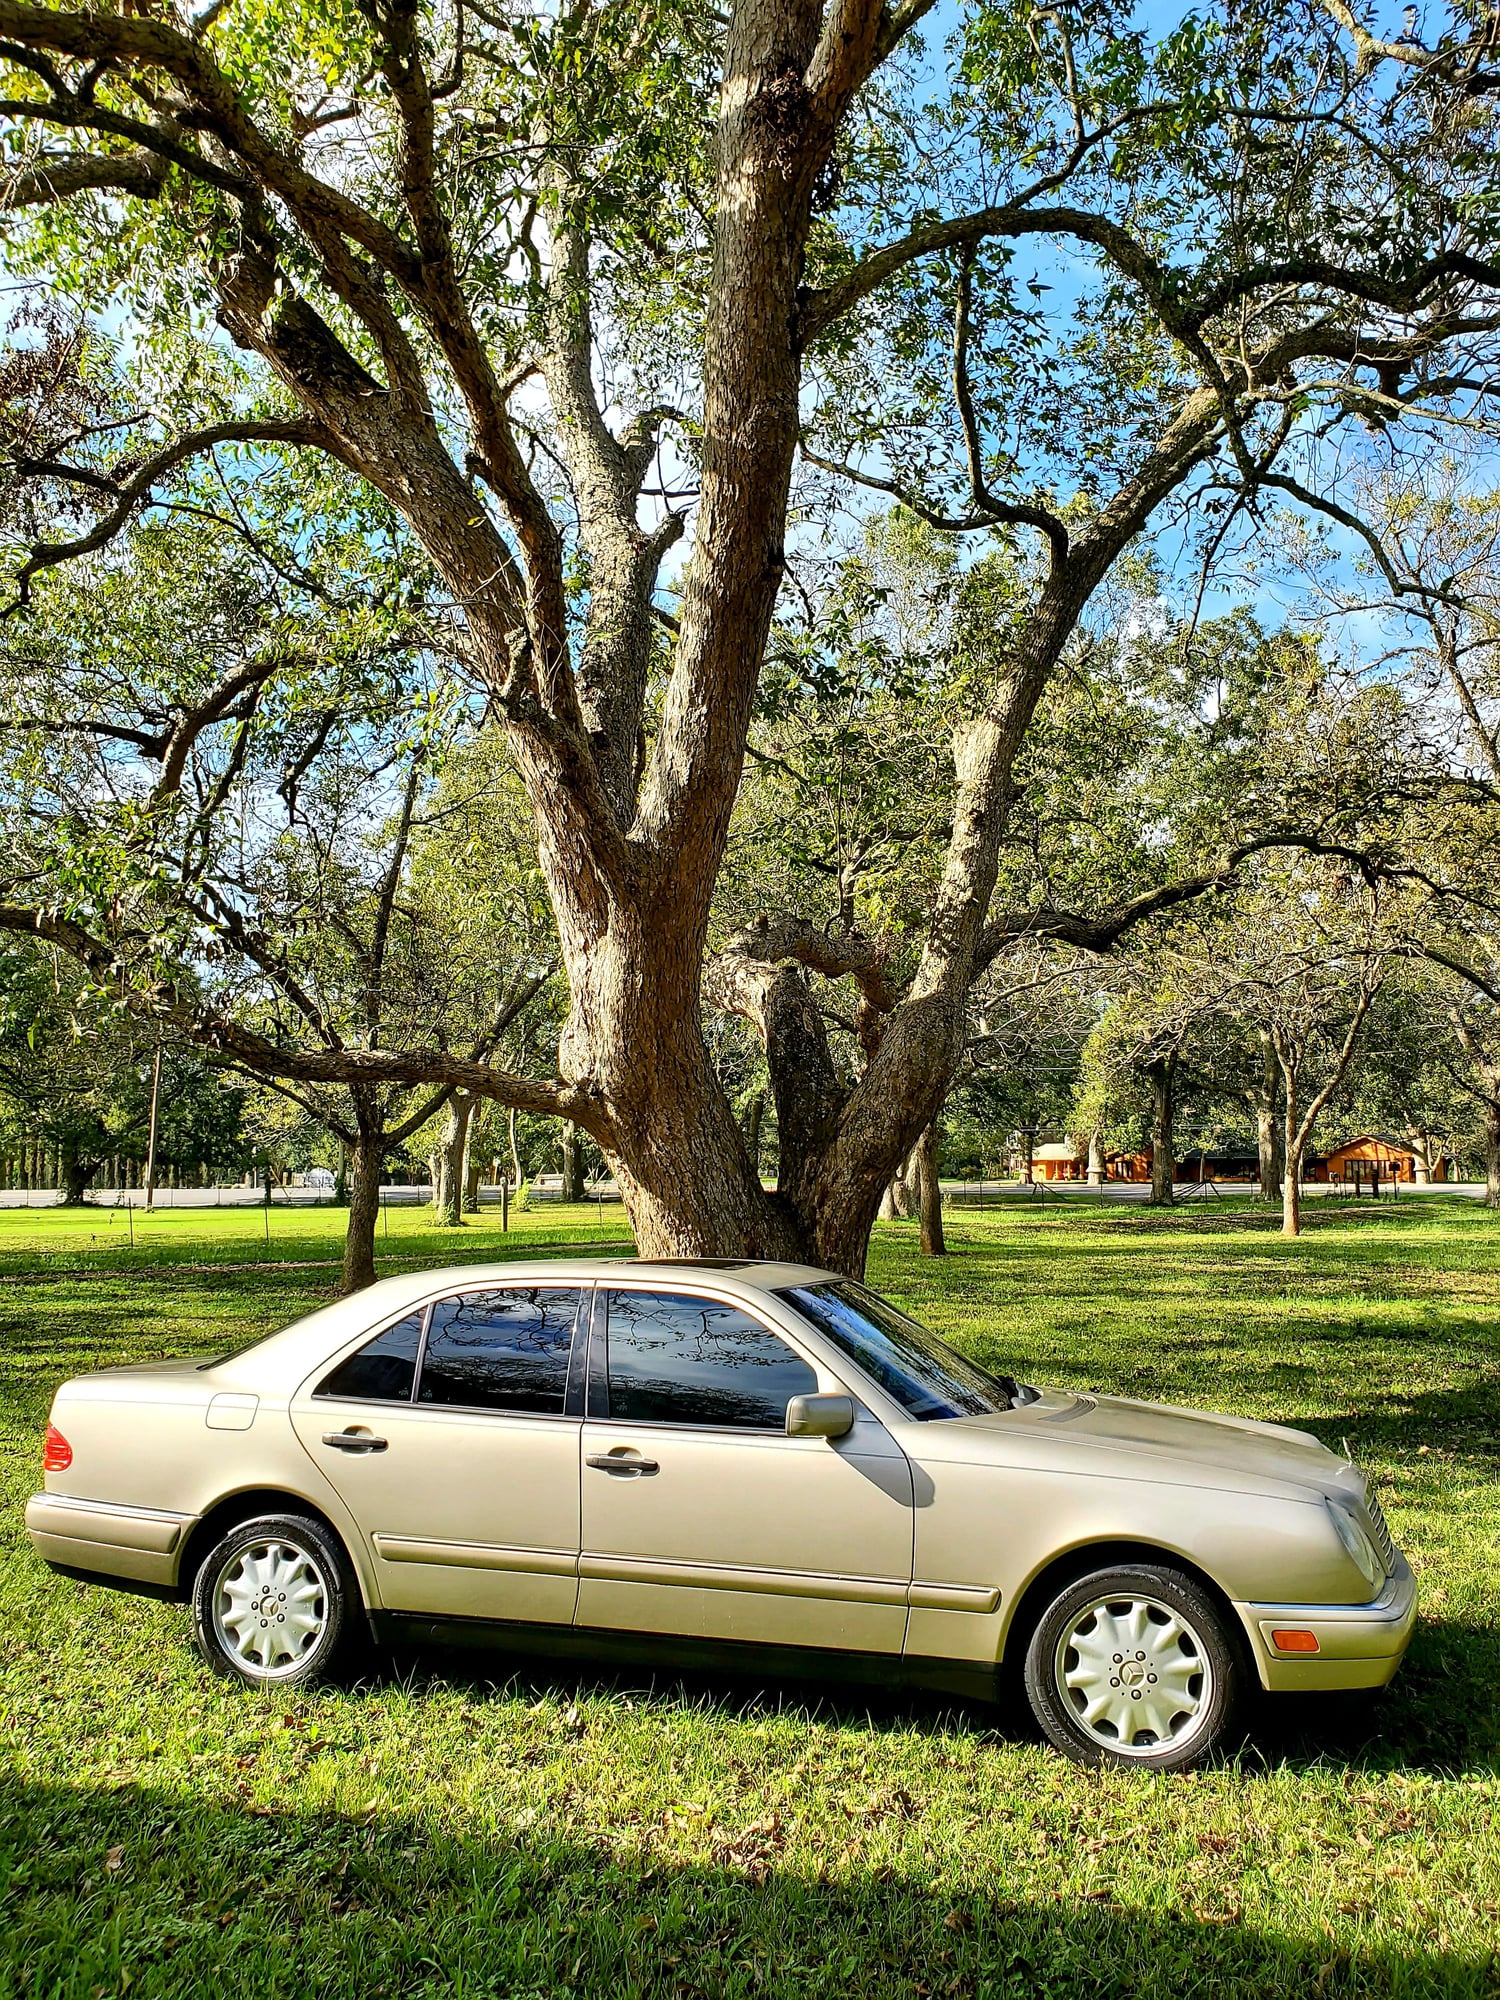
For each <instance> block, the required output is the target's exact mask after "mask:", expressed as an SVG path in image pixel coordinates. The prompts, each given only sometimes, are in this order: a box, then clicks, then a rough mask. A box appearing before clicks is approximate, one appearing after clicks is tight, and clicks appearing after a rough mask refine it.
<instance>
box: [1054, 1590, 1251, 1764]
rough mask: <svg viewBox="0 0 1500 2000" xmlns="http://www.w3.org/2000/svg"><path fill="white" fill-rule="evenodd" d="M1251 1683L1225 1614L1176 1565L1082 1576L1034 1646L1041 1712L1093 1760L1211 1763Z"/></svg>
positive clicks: (1063, 1741) (1059, 1600)
mask: <svg viewBox="0 0 1500 2000" xmlns="http://www.w3.org/2000/svg"><path fill="white" fill-rule="evenodd" d="M1243 1684H1244V1669H1243V1667H1242V1665H1241V1655H1240V1648H1239V1646H1238V1644H1237V1643H1236V1640H1235V1637H1234V1634H1233V1633H1232V1632H1231V1631H1230V1629H1229V1627H1228V1625H1227V1623H1226V1621H1225V1618H1224V1616H1223V1613H1222V1612H1221V1611H1220V1610H1219V1608H1218V1606H1217V1605H1216V1604H1215V1603H1214V1601H1213V1599H1212V1598H1211V1597H1210V1596H1209V1595H1208V1593H1207V1591H1206V1590H1204V1589H1203V1587H1202V1585H1201V1584H1200V1583H1198V1582H1197V1581H1196V1579H1195V1578H1193V1577H1191V1576H1189V1575H1188V1574H1187V1573H1186V1572H1185V1571H1183V1570H1179V1569H1174V1568H1171V1567H1169V1566H1168V1565H1166V1564H1161V1565H1160V1566H1158V1565H1157V1564H1155V1563H1151V1564H1140V1565H1136V1564H1130V1565H1127V1566H1121V1567H1119V1568H1111V1569H1101V1570H1096V1571H1094V1572H1093V1574H1092V1575H1089V1576H1083V1577H1079V1578H1078V1579H1077V1581H1076V1582H1074V1583H1071V1584H1069V1585H1068V1587H1067V1588H1066V1589H1065V1590H1063V1591H1061V1592H1060V1593H1059V1595H1058V1596H1057V1597H1055V1598H1054V1599H1053V1601H1052V1603H1051V1604H1049V1605H1048V1607H1047V1609H1046V1611H1044V1612H1043V1614H1042V1617H1041V1619H1040V1621H1039V1623H1038V1625H1037V1628H1036V1630H1035V1632H1034V1633H1033V1634H1032V1637H1031V1644H1030V1646H1029V1647H1028V1648H1027V1653H1026V1693H1027V1696H1028V1697H1029V1699H1030V1702H1031V1707H1032V1711H1033V1713H1034V1714H1035V1716H1036V1719H1037V1721H1038V1722H1039V1723H1040V1724H1041V1726H1042V1728H1043V1730H1044V1731H1045V1732H1046V1734H1047V1736H1048V1737H1049V1738H1050V1739H1051V1741H1052V1742H1053V1743H1055V1744H1056V1745H1057V1747H1058V1749H1059V1750H1063V1751H1066V1753H1067V1754H1068V1756H1070V1757H1074V1758H1076V1759H1077V1760H1078V1761H1079V1762H1080V1763H1083V1764H1125V1765H1135V1766H1136V1767H1137V1768H1140V1767H1142V1766H1144V1767H1145V1768H1146V1769H1148V1770H1158V1771H1182V1770H1186V1769H1187V1768H1188V1767H1189V1766H1190V1765H1193V1764H1198V1763H1201V1762H1202V1761H1203V1760H1204V1759H1205V1758H1206V1757H1208V1756H1210V1755H1211V1754H1212V1753H1213V1751H1214V1750H1215V1749H1217V1748H1218V1747H1219V1746H1220V1745H1221V1744H1222V1743H1223V1741H1224V1739H1225V1736H1226V1735H1227V1734H1228V1732H1229V1730H1230V1728H1231V1727H1232V1725H1233V1721H1234V1714H1235V1710H1236V1708H1237V1707H1238V1704H1239V1698H1240V1693H1241V1689H1242V1687H1243Z"/></svg>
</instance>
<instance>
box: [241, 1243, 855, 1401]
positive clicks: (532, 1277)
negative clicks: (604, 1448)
mask: <svg viewBox="0 0 1500 2000" xmlns="http://www.w3.org/2000/svg"><path fill="white" fill-rule="evenodd" d="M836 1275H837V1274H836V1273H835V1272H832V1271H825V1270H822V1269H820V1268H819V1267H818V1266H817V1265H816V1264H790V1263H779V1262H776V1261H773V1260H770V1259H757V1258H749V1257H746V1258H733V1257H657V1258H646V1257H525V1258H515V1259H513V1260H508V1261H507V1262H505V1263H492V1264H447V1265H443V1266H440V1267H439V1268H437V1269H435V1270H434V1269H430V1268H429V1269H427V1270H422V1271H402V1272H400V1273H398V1274H397V1275H396V1276H394V1277H390V1278H380V1279H377V1281H376V1282H375V1283H374V1284H373V1285H368V1286H366V1287H365V1289H364V1290H363V1291H360V1292H352V1293H350V1295H349V1296H348V1297H347V1298H342V1299H336V1300H334V1301H333V1303H332V1304H330V1305H326V1306H321V1307H320V1308H319V1309H318V1310H317V1311H316V1312H313V1313H309V1314H308V1316H307V1317H306V1318H305V1319H300V1320H297V1321H295V1322H294V1323H293V1324H292V1325H291V1326H287V1327H282V1328H280V1329H279V1330H278V1331H277V1332H275V1333H272V1334H269V1335H267V1337H266V1338H265V1339H264V1340H259V1341H257V1342H256V1343H255V1344H254V1345H253V1346H252V1347H248V1348H244V1349H242V1350H241V1351H240V1352H239V1353H238V1354H231V1355H227V1356H225V1357H224V1358H223V1359H222V1360H215V1361H213V1362H209V1363H206V1364H204V1365H205V1366H206V1367H208V1368H211V1369H212V1371H213V1373H214V1375H215V1377H216V1378H222V1379H223V1380H225V1381H226V1382H233V1383H234V1384H235V1385H237V1386H238V1385H243V1386H244V1387H246V1388H252V1387H254V1388H260V1387H262V1386H266V1387H269V1386H270V1385H271V1384H272V1383H274V1382H275V1381H276V1380H277V1379H278V1378H280V1377H282V1376H283V1374H284V1371H285V1369H286V1368H287V1367H288V1366H289V1365H294V1364H295V1365H300V1363H301V1361H302V1359H304V1358H305V1360H306V1364H307V1365H308V1366H309V1367H310V1366H312V1365H313V1363H314V1361H315V1360H316V1358H317V1357H318V1355H319V1354H320V1353H322V1352H325V1351H332V1350H333V1349H335V1348H337V1347H338V1346H339V1345H340V1343H341V1342H343V1341H345V1340H350V1339H352V1338H354V1336H355V1335H357V1334H360V1333H363V1332H365V1331H366V1330H369V1331H371V1332H373V1331H374V1330H375V1329H376V1328H378V1327H380V1326H381V1325H384V1324H388V1323H389V1322H390V1321H392V1320H394V1319H396V1318H398V1317H399V1316H400V1314H401V1312H402V1310H403V1308H407V1307H412V1306H416V1305H418V1304H420V1303H422V1302H424V1301H426V1300H428V1299H432V1298H440V1297H441V1296H442V1295H443V1293H445V1292H450V1291H460V1290H462V1291H470V1290H474V1289H476V1288H479V1289H484V1288H488V1287H490V1286H500V1285H585V1284H597V1283H598V1282H600V1281H601V1280H605V1281H609V1280H615V1281H618V1280H621V1279H632V1280H635V1281H637V1282H639V1281H641V1280H643V1279H644V1280H645V1281H646V1282H648V1283H651V1282H655V1283H659V1284H661V1285H681V1284H684V1283H693V1282H694V1281H697V1282H701V1283H703V1284H705V1285H706V1286H708V1287H709V1288H711V1289H712V1290H714V1291H718V1292H721V1293H723V1292H727V1293H729V1294H730V1296H733V1295H734V1293H735V1292H737V1291H738V1292H740V1293H741V1294H742V1295H743V1294H744V1293H746V1292H748V1293H752V1294H753V1293H754V1292H772V1291H778V1290H782V1289H785V1288H786V1287H788V1286H791V1285H809V1284H824V1283H827V1282H828V1280H829V1279H831V1278H834V1277H835V1276H836Z"/></svg>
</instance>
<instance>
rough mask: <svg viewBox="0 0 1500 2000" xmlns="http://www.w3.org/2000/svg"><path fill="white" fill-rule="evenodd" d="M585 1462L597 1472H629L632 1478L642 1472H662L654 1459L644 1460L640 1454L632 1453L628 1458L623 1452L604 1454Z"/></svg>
mask: <svg viewBox="0 0 1500 2000" xmlns="http://www.w3.org/2000/svg"><path fill="white" fill-rule="evenodd" d="M583 1462H584V1464H585V1465H591V1466H593V1468H594V1470H595V1471H596V1472H627V1473H629V1474H630V1475H631V1477H632V1478H633V1477H634V1476H635V1475H636V1474H637V1473H640V1472H659V1471H660V1470H661V1467H660V1466H659V1465H658V1464H657V1462H656V1460H655V1459H654V1458H642V1457H640V1456H639V1454H638V1453H632V1454H631V1456H630V1457H629V1458H627V1457H626V1456H625V1454H624V1453H623V1452H617V1451H610V1452H602V1453H600V1454H599V1456H598V1457H595V1458H586V1459H585V1460H584V1461H583Z"/></svg>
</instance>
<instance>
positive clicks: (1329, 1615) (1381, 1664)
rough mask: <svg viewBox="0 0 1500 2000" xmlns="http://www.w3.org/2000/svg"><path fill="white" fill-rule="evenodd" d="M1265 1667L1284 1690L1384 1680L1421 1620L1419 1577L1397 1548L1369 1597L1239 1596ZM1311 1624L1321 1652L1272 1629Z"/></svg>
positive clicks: (1266, 1676) (1268, 1682)
mask: <svg viewBox="0 0 1500 2000" xmlns="http://www.w3.org/2000/svg"><path fill="white" fill-rule="evenodd" d="M1235 1610H1236V1611H1238V1613H1239V1614H1240V1618H1241V1620H1242V1621H1243V1623H1244V1627H1245V1631H1246V1634H1247V1636H1248V1637H1249V1640H1250V1644H1251V1647H1252V1648H1253V1650H1254V1653H1255V1663H1256V1666H1257V1668H1258V1669H1259V1672H1260V1678H1261V1685H1262V1686H1263V1687H1267V1688H1270V1689H1273V1690H1275V1691H1278V1692H1283V1693H1290V1692H1303V1693H1305V1692H1308V1691H1311V1690H1314V1689H1319V1688H1328V1689H1334V1688H1378V1687H1384V1686H1385V1684H1386V1682H1387V1681H1388V1680H1390V1678H1391V1677H1392V1675H1393V1674H1394V1673H1395V1671H1396V1669H1397V1667H1399V1666H1400V1664H1401V1660H1402V1656H1403V1655H1404V1654H1405V1652H1406V1648H1407V1646H1408V1645H1409V1644H1410V1642H1411V1635H1412V1629H1413V1627H1414V1626H1415V1625H1416V1622H1417V1580H1416V1578H1415V1577H1414V1576H1413V1575H1412V1573H1411V1570H1410V1568H1409V1566H1408V1564H1407V1561H1406V1558H1405V1557H1404V1556H1403V1555H1402V1554H1401V1553H1400V1552H1399V1550H1398V1551H1397V1554H1396V1567H1395V1568H1394V1569H1393V1570H1392V1572H1391V1574H1390V1576H1389V1577H1388V1578H1387V1579H1386V1585H1385V1588H1384V1590H1383V1591H1382V1592H1381V1594H1380V1595H1379V1597H1377V1598H1376V1599H1375V1600H1374V1602H1373V1603H1370V1604H1236V1606H1235ZM1287 1628H1291V1629H1292V1630H1294V1631H1298V1632H1312V1633H1314V1634H1315V1635H1316V1637H1317V1641H1318V1650H1317V1652H1316V1653H1298V1652H1291V1651H1286V1650H1283V1649H1282V1648H1281V1647H1279V1646H1277V1644H1276V1642H1275V1640H1274V1638H1273V1637H1272V1634H1273V1633H1274V1632H1276V1631H1279V1630H1285V1629H1287Z"/></svg>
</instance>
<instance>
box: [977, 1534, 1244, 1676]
mask: <svg viewBox="0 0 1500 2000" xmlns="http://www.w3.org/2000/svg"><path fill="white" fill-rule="evenodd" d="M1126 1563H1152V1564H1158V1565H1162V1566H1164V1567H1167V1568H1171V1569H1178V1570H1182V1571H1183V1572H1184V1573H1185V1574H1186V1575H1188V1576H1190V1577H1191V1578H1192V1580H1193V1582H1194V1583H1196V1584H1198V1585H1199V1586H1200V1588H1201V1589H1203V1590H1204V1591H1206V1592H1207V1594H1208V1596H1209V1597H1210V1598H1211V1599H1212V1600H1213V1602H1214V1604H1215V1606H1216V1607H1217V1608H1218V1610H1219V1612H1220V1614H1221V1616H1222V1617H1223V1620H1224V1630H1225V1633H1226V1634H1227V1636H1228V1638H1229V1641H1230V1644H1231V1645H1234V1646H1237V1647H1239V1648H1240V1649H1241V1650H1242V1651H1243V1652H1244V1653H1245V1656H1246V1664H1247V1665H1248V1666H1251V1668H1252V1671H1254V1667H1253V1662H1252V1661H1251V1659H1250V1656H1249V1648H1248V1647H1247V1646H1246V1645H1245V1633H1244V1626H1243V1623H1242V1622H1241V1619H1240V1615H1239V1613H1238V1612H1237V1611H1236V1610H1235V1608H1234V1602H1233V1600H1232V1599H1231V1597H1230V1595H1229V1593H1228V1591H1226V1590H1225V1588H1224V1586H1223V1585H1222V1584H1221V1583H1219V1582H1218V1581H1216V1579H1215V1578H1214V1577H1212V1576H1211V1575H1210V1574H1209V1572H1208V1571H1207V1570H1206V1569H1204V1568H1203V1566H1202V1564H1201V1563H1196V1562H1194V1561H1193V1559H1192V1558H1191V1556H1185V1555H1183V1554H1182V1553H1181V1552H1180V1551H1179V1550H1177V1549H1174V1548H1171V1547H1169V1546H1168V1545H1167V1544H1165V1543H1162V1542H1143V1541H1136V1540H1132V1539H1130V1538H1128V1537H1117V1538H1112V1539H1109V1540H1105V1541H1098V1542H1082V1543H1079V1544H1077V1545H1076V1546H1074V1547H1073V1548H1070V1549H1064V1550H1063V1551H1062V1553H1061V1554H1060V1555H1056V1556H1054V1557H1052V1559H1051V1560H1050V1561H1049V1562H1046V1563H1044V1564H1043V1565H1042V1567H1041V1568H1040V1569H1039V1570H1037V1571H1036V1573H1035V1575H1033V1576H1032V1577H1031V1578H1030V1579H1029V1580H1028V1582H1027V1583H1026V1585H1025V1586H1024V1588H1023V1589H1022V1591H1021V1594H1020V1596H1019V1597H1018V1598H1017V1599H1016V1602H1015V1606H1014V1608H1013V1609H1012V1611H1011V1614H1010V1619H1009V1622H1008V1623H1007V1625H1006V1627H1005V1636H1004V1640H1003V1642H1002V1650H1001V1655H1000V1672H1001V1674H1002V1675H1003V1676H1004V1677H1005V1678H1007V1679H1010V1678H1011V1677H1013V1676H1016V1675H1019V1674H1020V1672H1021V1670H1022V1668H1023V1666H1024V1664H1025V1657H1026V1648H1027V1647H1028V1646H1029V1645H1030V1644H1031V1635H1032V1633H1033V1632H1034V1631H1035V1630H1036V1628H1037V1626H1038V1624H1039V1623H1040V1622H1041V1617H1042V1614H1043V1612H1044V1611H1045V1610H1046V1609H1047V1606H1048V1605H1049V1604H1050V1603H1051V1602H1052V1600H1053V1599H1054V1598H1055V1597H1056V1596H1058V1594H1059V1593H1060V1592H1061V1591H1064V1590H1066V1589H1067V1587H1068V1585H1069V1584H1070V1583H1075V1582H1076V1581H1077V1580H1078V1578H1079V1577H1081V1576H1087V1575H1088V1574H1089V1572H1090V1571H1091V1570H1096V1569H1113V1568H1116V1567H1118V1566H1120V1565H1123V1564H1126Z"/></svg>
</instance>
